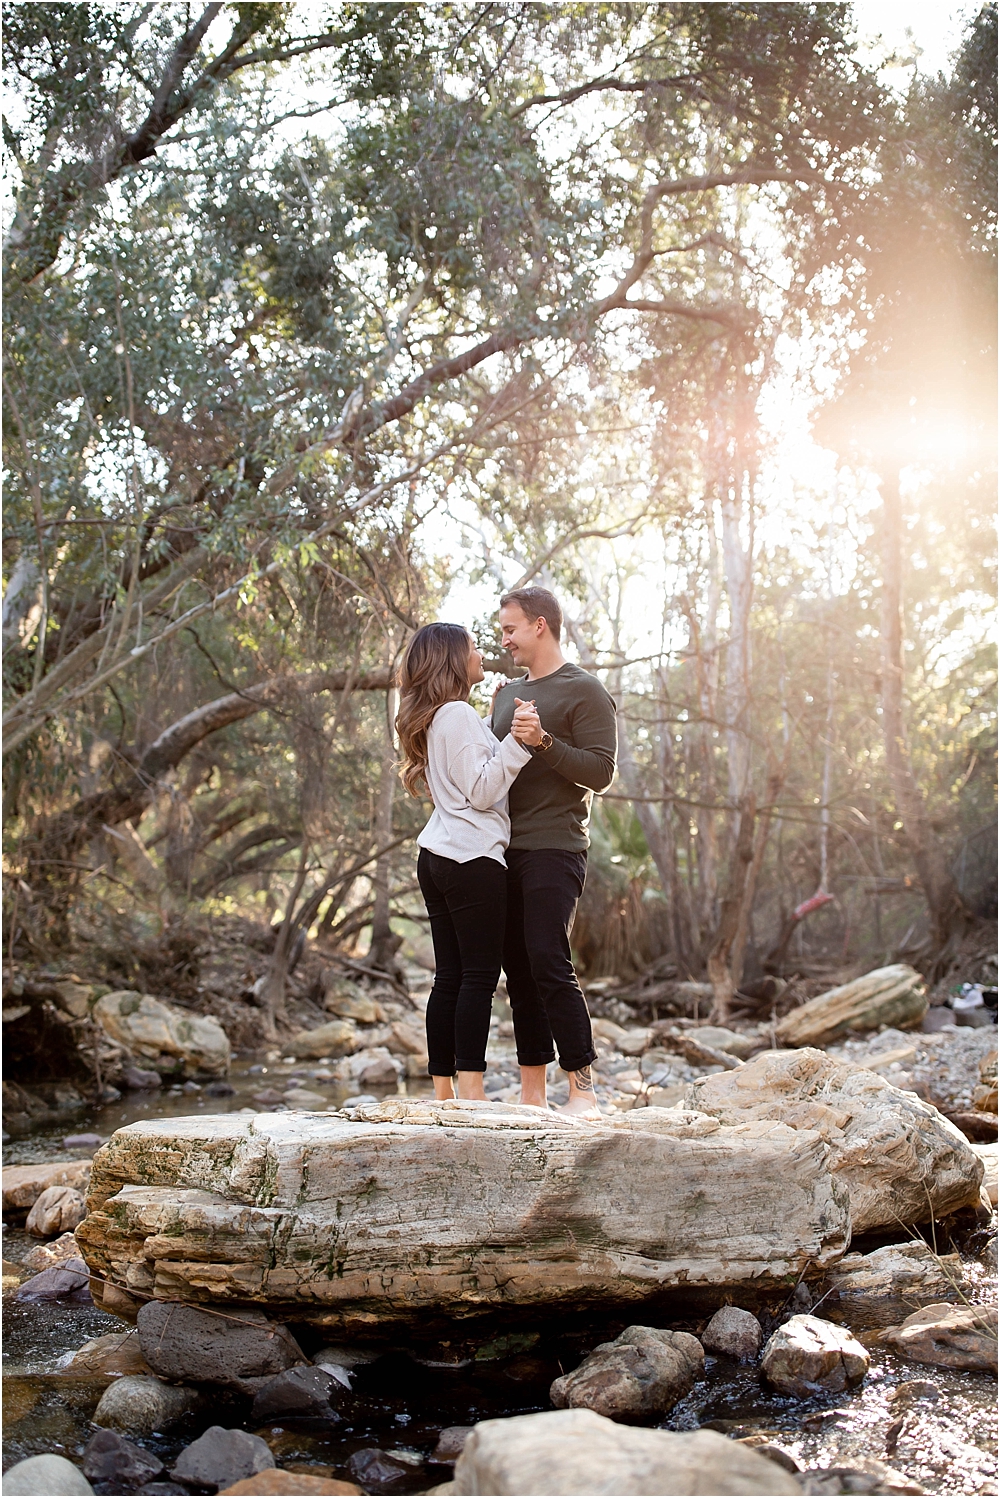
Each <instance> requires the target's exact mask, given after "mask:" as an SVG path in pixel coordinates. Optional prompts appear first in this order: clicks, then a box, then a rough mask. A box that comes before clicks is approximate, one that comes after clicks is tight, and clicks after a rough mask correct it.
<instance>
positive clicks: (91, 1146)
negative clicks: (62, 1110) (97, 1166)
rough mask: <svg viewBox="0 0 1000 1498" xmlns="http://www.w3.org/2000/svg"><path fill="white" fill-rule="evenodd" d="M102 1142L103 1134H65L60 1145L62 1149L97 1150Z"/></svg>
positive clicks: (103, 1141)
mask: <svg viewBox="0 0 1000 1498" xmlns="http://www.w3.org/2000/svg"><path fill="white" fill-rule="evenodd" d="M104 1143H105V1138H104V1135H103V1134H67V1135H66V1137H65V1138H64V1139H63V1142H62V1147H63V1149H64V1150H99V1149H100V1147H101V1145H102V1144H104Z"/></svg>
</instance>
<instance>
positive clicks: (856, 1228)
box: [688, 1048, 983, 1234]
mask: <svg viewBox="0 0 1000 1498" xmlns="http://www.w3.org/2000/svg"><path fill="white" fill-rule="evenodd" d="M688 1102H689V1105H690V1106H691V1107H693V1108H697V1109H698V1111H699V1112H701V1113H708V1114H711V1115H712V1117H713V1118H717V1119H719V1121H720V1122H721V1123H723V1124H728V1125H730V1126H735V1125H737V1124H741V1123H763V1122H765V1121H767V1120H771V1119H773V1120H775V1121H778V1120H780V1121H781V1122H782V1123H784V1124H787V1125H788V1126H789V1127H790V1128H792V1129H805V1130H807V1131H808V1132H809V1133H818V1134H819V1135H820V1136H821V1137H822V1138H823V1139H825V1140H826V1142H827V1143H828V1144H829V1146H830V1151H831V1155H830V1167H831V1169H832V1171H833V1173H834V1175H835V1176H836V1177H837V1179H838V1180H840V1181H841V1182H843V1184H844V1185H845V1186H846V1187H847V1190H848V1191H849V1193H850V1198H851V1228H852V1231H853V1232H854V1233H856V1234H857V1233H868V1232H872V1231H873V1230H875V1229H876V1228H896V1227H898V1226H899V1225H900V1223H916V1222H926V1221H927V1220H928V1218H930V1217H944V1216H945V1215H946V1214H947V1213H948V1212H954V1211H957V1209H958V1208H959V1207H974V1206H977V1205H978V1203H979V1186H980V1182H981V1181H982V1178H983V1164H982V1161H981V1160H980V1159H979V1158H978V1156H977V1155H976V1153H975V1151H974V1150H973V1149H972V1147H971V1146H970V1144H969V1142H968V1140H967V1139H966V1138H965V1136H964V1135H963V1134H962V1133H961V1132H960V1131H959V1130H958V1129H956V1127H955V1125H954V1124H952V1123H949V1121H948V1119H946V1118H944V1117H943V1116H942V1115H941V1114H940V1113H939V1112H938V1111H937V1109H936V1108H933V1107H931V1105H930V1103H925V1102H922V1101H921V1099H920V1098H918V1097H917V1095H916V1094H915V1093H913V1092H903V1091H901V1090H900V1089H899V1088H898V1087H893V1086H892V1084H891V1082H887V1081H886V1080H885V1078H884V1077H880V1076H878V1074H877V1073H876V1072H873V1071H869V1070H867V1069H865V1068H864V1067H855V1066H852V1065H850V1063H848V1062H843V1061H835V1060H833V1059H832V1058H831V1057H830V1056H827V1055H826V1054H825V1052H823V1051H818V1050H813V1049H811V1048H806V1049H803V1050H800V1051H764V1052H763V1053H762V1054H761V1055H759V1056H755V1057H754V1059H753V1060H752V1061H748V1062H746V1063H745V1065H743V1066H740V1067H737V1068H736V1069H735V1070H734V1071H729V1072H725V1073H721V1074H719V1073H717V1074H716V1075H714V1076H708V1077H704V1078H703V1079H702V1080H700V1081H697V1082H694V1083H692V1084H691V1086H690V1088H689V1089H688Z"/></svg>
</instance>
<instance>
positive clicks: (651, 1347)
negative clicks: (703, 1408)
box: [549, 1326, 705, 1420]
mask: <svg viewBox="0 0 1000 1498" xmlns="http://www.w3.org/2000/svg"><path fill="white" fill-rule="evenodd" d="M704 1361H705V1354H704V1352H703V1351H702V1346H701V1343H700V1342H699V1341H698V1339H697V1337H692V1336H691V1335H690V1334H689V1333H688V1332H672V1331H660V1330H659V1329H657V1328H656V1327H650V1326H630V1327H628V1328H627V1329H626V1330H625V1331H623V1332H622V1334H621V1336H620V1337H616V1338H615V1340H614V1341H613V1342H605V1343H602V1345H601V1346H600V1347H596V1348H595V1349H594V1351H593V1352H592V1353H591V1354H590V1356H589V1357H587V1358H585V1359H584V1361H583V1362H582V1363H581V1364H580V1366H579V1368H576V1369H574V1371H573V1372H572V1373H568V1374H566V1375H564V1376H563V1377H562V1378H557V1379H556V1380H555V1382H554V1383H553V1385H552V1388H551V1389H550V1390H549V1398H550V1399H551V1400H552V1403H553V1404H554V1406H555V1407H556V1409H589V1410H594V1411H596V1413H597V1414H599V1415H605V1416H607V1417H608V1418H609V1419H611V1420H623V1419H624V1420H628V1419H630V1418H641V1417H644V1416H648V1415H654V1414H662V1413H664V1412H665V1411H666V1410H669V1409H672V1408H673V1406H674V1405H675V1404H676V1403H677V1401H678V1400H679V1399H681V1398H682V1397H683V1396H684V1395H685V1394H686V1393H687V1392H688V1390H689V1389H690V1388H691V1386H692V1384H693V1383H694V1381H695V1379H696V1378H697V1377H698V1375H699V1373H700V1372H701V1369H702V1366H703V1365H704Z"/></svg>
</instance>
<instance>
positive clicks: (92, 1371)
mask: <svg viewBox="0 0 1000 1498" xmlns="http://www.w3.org/2000/svg"><path fill="white" fill-rule="evenodd" d="M62 1371H63V1373H66V1374H69V1375H70V1376H71V1377H91V1378H106V1377H113V1378H118V1377H121V1376H122V1375H126V1374H145V1375H149V1374H150V1372H151V1369H150V1367H149V1364H148V1363H147V1362H146V1360H145V1358H144V1357H143V1355H142V1350H141V1348H140V1347H139V1338H138V1337H137V1336H136V1334H135V1332H134V1331H127V1332H108V1333H106V1335H105V1336H103V1337H93V1338H92V1339H91V1340H90V1341H89V1342H85V1343H84V1344H83V1346H82V1347H81V1348H80V1349H79V1350H78V1351H77V1352H75V1353H74V1354H73V1357H72V1358H71V1359H70V1361H69V1362H68V1363H67V1364H65V1365H64V1367H63V1369H62Z"/></svg>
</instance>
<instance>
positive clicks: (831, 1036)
mask: <svg viewBox="0 0 1000 1498" xmlns="http://www.w3.org/2000/svg"><path fill="white" fill-rule="evenodd" d="M926 1013H927V993H926V989H925V987H924V981H923V979H922V978H921V976H920V974H919V973H918V972H917V971H916V969H915V968H912V967H908V966H907V964H906V963H905V962H897V963H894V964H893V965H892V966H891V967H880V968H876V969H875V971H874V972H871V973H865V975H864V977H862V978H855V979H854V981H853V982H852V983H842V984H841V985H840V987H839V988H831V989H830V990H829V991H828V992H827V993H821V994H819V995H818V996H817V997H816V998H815V999H810V1000H809V1002H808V1004H803V1005H802V1007H801V1009H793V1010H792V1012H791V1014H788V1015H786V1016H785V1018H784V1019H783V1020H782V1021H781V1023H780V1024H779V1025H778V1026H777V1027H776V1030H775V1035H776V1037H777V1040H778V1042H779V1044H781V1045H827V1044H828V1043H829V1042H830V1041H831V1040H836V1039H838V1038H839V1037H840V1036H842V1035H846V1034H847V1032H848V1031H849V1030H861V1031H864V1030H877V1029H878V1028H879V1026H880V1025H894V1026H895V1027H896V1028H897V1029H900V1030H905V1029H908V1028H912V1027H913V1026H915V1025H919V1023H920V1021H921V1020H922V1019H923V1017H924V1015H925V1014H926Z"/></svg>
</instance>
